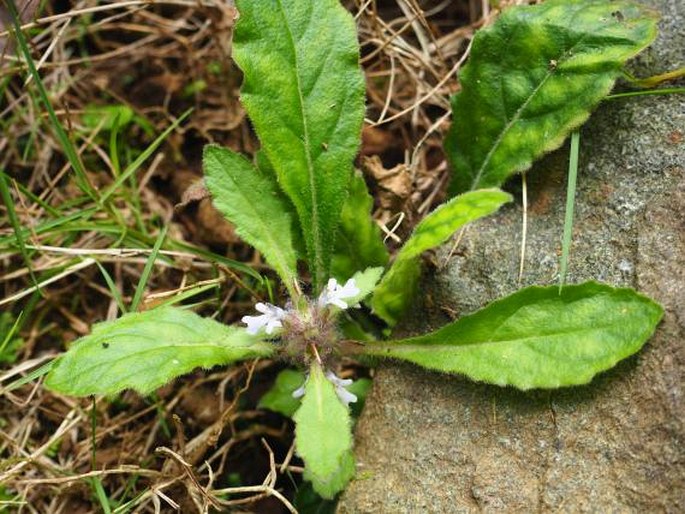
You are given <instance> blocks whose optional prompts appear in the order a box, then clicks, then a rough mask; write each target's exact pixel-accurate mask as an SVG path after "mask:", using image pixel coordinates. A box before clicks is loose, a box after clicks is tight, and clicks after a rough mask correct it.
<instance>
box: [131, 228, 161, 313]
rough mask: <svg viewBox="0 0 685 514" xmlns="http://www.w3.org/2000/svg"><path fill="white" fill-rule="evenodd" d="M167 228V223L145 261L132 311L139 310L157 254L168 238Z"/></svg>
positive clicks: (134, 296) (132, 303)
mask: <svg viewBox="0 0 685 514" xmlns="http://www.w3.org/2000/svg"><path fill="white" fill-rule="evenodd" d="M167 230H168V227H167V226H166V225H165V226H164V228H162V230H161V232H160V233H159V236H158V237H157V241H155V246H153V247H152V253H151V254H150V256H149V257H148V259H147V262H146V263H145V267H144V268H143V273H142V275H141V276H140V280H139V281H138V285H137V286H136V292H135V294H134V295H133V301H132V302H131V312H136V311H137V310H138V305H139V304H140V300H141V299H142V298H143V291H145V286H146V285H147V282H148V279H149V278H150V273H152V266H154V264H155V261H156V260H157V255H159V250H160V248H161V247H162V243H163V242H164V239H165V238H166V233H167Z"/></svg>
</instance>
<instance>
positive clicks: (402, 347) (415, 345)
mask: <svg viewBox="0 0 685 514" xmlns="http://www.w3.org/2000/svg"><path fill="white" fill-rule="evenodd" d="M616 325H617V324H616V323H612V324H610V325H609V324H607V325H599V326H595V327H591V328H576V329H572V330H564V331H558V332H554V333H552V334H543V335H540V334H536V335H534V336H528V337H517V338H515V339H496V340H495V339H489V340H484V341H474V342H469V343H456V344H449V343H435V344H434V343H431V342H426V343H420V342H418V341H420V340H421V338H417V339H414V342H410V343H403V342H395V344H393V341H388V342H387V343H384V344H382V345H378V346H377V347H376V345H374V346H375V348H374V349H373V350H371V353H375V352H377V351H384V350H392V351H415V350H425V349H426V348H431V349H437V350H448V349H449V350H459V349H462V348H463V349H465V350H469V349H473V348H474V347H478V346H488V345H493V344H526V343H530V342H536V341H537V340H541V339H550V338H557V337H564V336H571V335H575V334H582V333H586V332H596V331H602V330H606V329H612V328H615V327H616ZM410 341H411V340H410Z"/></svg>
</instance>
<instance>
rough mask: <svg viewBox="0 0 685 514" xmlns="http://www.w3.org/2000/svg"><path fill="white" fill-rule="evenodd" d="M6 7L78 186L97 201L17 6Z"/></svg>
mask: <svg viewBox="0 0 685 514" xmlns="http://www.w3.org/2000/svg"><path fill="white" fill-rule="evenodd" d="M6 5H7V7H8V10H9V13H10V17H11V18H12V27H13V31H14V36H15V38H16V40H17V43H18V45H19V49H20V50H21V53H22V54H23V56H24V60H25V61H26V66H27V67H28V69H29V73H30V74H31V76H32V77H33V81H34V82H35V84H36V88H37V89H38V95H39V98H40V100H41V102H42V103H43V105H44V107H45V110H46V111H47V113H48V118H49V119H50V123H51V124H52V128H53V130H54V131H55V134H56V135H57V139H58V140H59V143H60V145H61V146H62V150H63V151H64V153H65V154H66V156H67V159H68V160H69V164H71V167H72V169H73V170H74V172H75V173H76V178H77V180H76V182H77V183H78V186H79V187H80V188H81V190H82V191H83V192H84V193H86V194H87V195H88V196H89V197H90V198H91V199H93V200H97V193H96V192H95V190H94V189H93V187H92V186H91V184H90V182H89V181H88V176H87V175H86V170H85V169H84V167H83V164H82V163H81V159H80V158H79V156H78V152H77V151H76V147H75V146H74V144H73V143H72V141H71V139H69V136H68V135H67V132H66V131H65V130H64V127H62V124H61V123H60V121H59V119H57V114H56V113H55V110H54V109H53V108H52V104H51V103H50V99H49V98H48V93H47V91H46V89H45V85H44V84H43V81H42V80H41V78H40V74H39V73H38V69H37V68H36V65H35V63H34V62H33V59H32V58H31V52H30V50H29V46H28V43H27V42H26V38H25V37H24V33H23V32H22V31H21V22H20V20H19V15H18V14H17V6H16V4H15V2H14V0H7V2H6ZM29 91H31V90H29Z"/></svg>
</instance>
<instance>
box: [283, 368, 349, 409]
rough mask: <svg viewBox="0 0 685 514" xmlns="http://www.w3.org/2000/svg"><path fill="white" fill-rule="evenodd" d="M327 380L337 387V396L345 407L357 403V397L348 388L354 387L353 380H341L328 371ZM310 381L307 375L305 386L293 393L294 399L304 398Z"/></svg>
mask: <svg viewBox="0 0 685 514" xmlns="http://www.w3.org/2000/svg"><path fill="white" fill-rule="evenodd" d="M326 378H327V379H328V381H329V382H330V383H332V384H333V386H335V394H337V395H338V398H340V401H341V402H343V403H344V404H345V406H349V405H350V403H354V402H356V401H357V396H356V395H354V394H352V393H351V392H349V391H348V390H347V388H348V387H349V386H351V385H352V379H351V378H340V377H338V375H336V374H335V373H333V372H332V371H326ZM308 381H309V375H307V378H306V379H305V381H304V384H302V385H301V386H300V387H298V388H297V389H295V390H294V391H293V398H302V397H303V396H304V388H305V386H306V385H307V382H308Z"/></svg>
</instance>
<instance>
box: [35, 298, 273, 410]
mask: <svg viewBox="0 0 685 514" xmlns="http://www.w3.org/2000/svg"><path fill="white" fill-rule="evenodd" d="M272 353H273V345H271V344H270V343H266V342H263V341H261V340H260V339H259V338H258V337H256V336H252V335H249V334H248V333H247V332H246V331H245V330H244V329H242V328H238V327H231V326H228V325H224V324H223V323H219V322H217V321H214V320H211V319H208V318H203V317H201V316H198V315H197V314H195V313H193V312H190V311H187V310H183V309H178V308H173V307H162V308H159V309H154V310H150V311H145V312H139V313H130V314H125V315H124V316H122V317H121V318H119V319H117V320H114V321H107V322H103V323H98V324H97V325H95V326H94V327H93V331H92V333H91V334H90V335H87V336H85V337H82V338H81V339H79V340H77V341H75V342H74V343H73V345H72V346H71V348H69V350H68V351H67V353H65V354H64V355H63V356H61V357H59V358H58V359H57V361H56V363H55V365H54V366H53V367H52V369H51V370H50V373H49V374H48V377H47V380H46V382H45V385H46V386H47V387H48V388H49V389H52V390H53V391H57V392H60V393H64V394H70V395H73V396H87V395H91V394H105V395H113V394H116V393H118V392H120V391H123V390H124V389H135V390H136V391H138V392H139V393H141V394H147V393H150V392H151V391H153V390H155V389H156V388H158V387H161V386H163V385H164V384H166V383H167V382H169V381H170V380H171V379H173V378H175V377H178V376H180V375H183V374H185V373H188V372H190V371H192V370H193V369H195V368H198V367H203V368H211V367H212V366H216V365H220V364H228V363H231V362H235V361H238V360H243V359H252V358H255V357H268V356H270V355H271V354H272Z"/></svg>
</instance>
